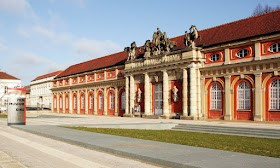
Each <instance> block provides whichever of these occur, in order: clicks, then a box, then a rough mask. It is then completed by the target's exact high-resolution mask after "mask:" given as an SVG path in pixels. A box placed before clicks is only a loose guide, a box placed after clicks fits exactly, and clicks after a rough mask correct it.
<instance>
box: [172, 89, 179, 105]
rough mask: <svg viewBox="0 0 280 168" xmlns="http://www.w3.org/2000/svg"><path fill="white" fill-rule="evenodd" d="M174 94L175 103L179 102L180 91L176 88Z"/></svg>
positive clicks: (173, 90)
mask: <svg viewBox="0 0 280 168" xmlns="http://www.w3.org/2000/svg"><path fill="white" fill-rule="evenodd" d="M172 92H173V101H174V102H177V101H178V99H179V97H178V89H177V87H176V86H174V87H173V89H172Z"/></svg>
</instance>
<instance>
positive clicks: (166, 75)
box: [162, 70, 169, 118]
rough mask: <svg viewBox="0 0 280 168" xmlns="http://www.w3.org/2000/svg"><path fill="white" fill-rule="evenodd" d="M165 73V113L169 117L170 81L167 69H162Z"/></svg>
mask: <svg viewBox="0 0 280 168" xmlns="http://www.w3.org/2000/svg"><path fill="white" fill-rule="evenodd" d="M162 73H163V74H162V75H163V115H164V116H166V117H167V118H169V103H168V97H169V81H168V73H167V70H163V71H162Z"/></svg>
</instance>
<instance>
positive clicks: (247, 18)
mask: <svg viewBox="0 0 280 168" xmlns="http://www.w3.org/2000/svg"><path fill="white" fill-rule="evenodd" d="M274 12H280V9H276V10H273V11H269V12H266V13H263V14H260V15H255V16H249V17H246V18H243V19H239V20H236V21H231V22H228V23H223V24H220V25H217V26H213V27H209V28H206V29H202V30H200V31H206V30H209V29H214V28H217V27H222V26H225V25H230V24H234V23H238V22H241V21H244V20H249V19H253V18H258V17H262V16H264V15H268V14H271V13H274Z"/></svg>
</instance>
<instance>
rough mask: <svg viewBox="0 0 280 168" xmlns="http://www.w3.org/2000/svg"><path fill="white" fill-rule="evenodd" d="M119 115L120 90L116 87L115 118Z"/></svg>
mask: <svg viewBox="0 0 280 168" xmlns="http://www.w3.org/2000/svg"><path fill="white" fill-rule="evenodd" d="M118 114H119V89H118V87H115V116H118Z"/></svg>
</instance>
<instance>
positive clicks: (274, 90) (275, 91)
mask: <svg viewBox="0 0 280 168" xmlns="http://www.w3.org/2000/svg"><path fill="white" fill-rule="evenodd" d="M269 92H270V106H269V107H270V110H280V79H275V80H273V81H272V82H271V84H270V90H269Z"/></svg>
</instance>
